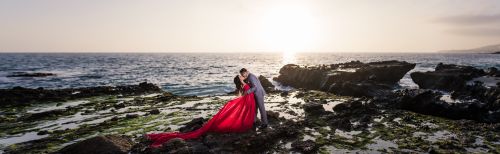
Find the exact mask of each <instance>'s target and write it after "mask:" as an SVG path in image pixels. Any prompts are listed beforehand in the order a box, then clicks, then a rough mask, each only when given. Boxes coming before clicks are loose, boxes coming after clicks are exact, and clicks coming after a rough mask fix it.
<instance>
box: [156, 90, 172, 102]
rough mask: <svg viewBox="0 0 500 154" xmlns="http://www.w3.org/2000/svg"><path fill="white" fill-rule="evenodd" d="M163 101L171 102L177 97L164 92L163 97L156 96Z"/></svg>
mask: <svg viewBox="0 0 500 154" xmlns="http://www.w3.org/2000/svg"><path fill="white" fill-rule="evenodd" d="M156 97H157V98H158V99H159V100H161V101H170V100H171V99H173V98H175V97H177V96H176V95H174V94H172V93H170V92H164V93H163V94H162V95H159V96H156Z"/></svg>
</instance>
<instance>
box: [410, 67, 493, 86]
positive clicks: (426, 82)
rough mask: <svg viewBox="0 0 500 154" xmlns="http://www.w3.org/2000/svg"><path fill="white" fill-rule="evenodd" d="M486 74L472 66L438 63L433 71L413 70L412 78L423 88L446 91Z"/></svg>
mask: <svg viewBox="0 0 500 154" xmlns="http://www.w3.org/2000/svg"><path fill="white" fill-rule="evenodd" d="M484 75H486V72H484V70H482V69H477V68H474V67H472V66H461V65H454V64H443V63H439V64H438V65H437V66H436V69H435V71H427V72H413V73H411V74H410V76H411V78H412V80H413V81H414V82H415V83H416V84H418V86H419V87H420V88H424V89H439V90H446V91H453V90H461V89H463V88H465V87H466V84H467V81H470V80H472V79H473V78H476V77H480V76H484Z"/></svg>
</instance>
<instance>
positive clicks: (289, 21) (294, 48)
mask: <svg viewBox="0 0 500 154" xmlns="http://www.w3.org/2000/svg"><path fill="white" fill-rule="evenodd" d="M315 21H316V20H315V18H314V16H313V15H312V13H311V12H310V10H309V9H308V8H307V7H305V6H300V5H296V6H283V5H280V6H275V7H271V8H269V10H268V11H267V12H266V13H265V15H264V16H263V17H262V20H261V23H260V32H259V39H261V40H262V41H264V42H265V44H266V45H267V47H268V48H270V49H271V50H273V51H279V52H292V53H295V52H304V51H306V50H310V49H311V47H312V46H313V43H314V42H315V40H316V31H317V25H316V22H315Z"/></svg>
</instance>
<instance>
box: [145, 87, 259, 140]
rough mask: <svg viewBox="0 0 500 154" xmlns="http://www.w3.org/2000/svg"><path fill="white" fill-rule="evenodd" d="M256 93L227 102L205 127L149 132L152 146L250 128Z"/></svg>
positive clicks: (148, 135) (238, 131)
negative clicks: (179, 139)
mask: <svg viewBox="0 0 500 154" xmlns="http://www.w3.org/2000/svg"><path fill="white" fill-rule="evenodd" d="M243 89H244V90H245V91H246V90H248V89H250V86H249V85H248V84H247V85H245V86H244V87H243ZM255 110H256V106H255V98H254V94H253V93H251V94H247V95H244V96H240V97H237V98H235V99H233V100H230V101H229V102H227V103H226V104H225V105H224V107H222V109H220V110H219V112H217V114H215V115H214V116H213V117H212V119H210V120H208V122H207V123H205V124H204V125H203V127H201V128H199V129H197V130H194V131H191V132H187V133H180V132H168V133H158V134H147V135H146V136H147V138H148V139H149V140H151V141H153V143H152V144H151V147H160V146H161V145H162V144H163V143H165V142H167V141H168V140H170V139H173V138H182V139H185V140H187V139H195V138H198V137H200V136H201V135H203V134H205V133H208V132H215V133H241V132H246V131H248V130H250V129H251V128H252V126H253V122H254V118H255V114H256V113H255Z"/></svg>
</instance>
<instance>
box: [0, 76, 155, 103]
mask: <svg viewBox="0 0 500 154" xmlns="http://www.w3.org/2000/svg"><path fill="white" fill-rule="evenodd" d="M161 91H162V90H161V89H160V88H159V87H157V86H156V85H154V84H152V83H146V82H143V83H140V84H139V85H129V86H116V87H111V86H103V87H87V88H70V89H54V90H52V89H43V88H37V89H30V88H23V87H14V88H12V89H0V102H1V103H0V106H6V105H14V106H15V105H26V104H32V103H37V102H47V101H64V100H68V99H76V98H85V97H92V96H102V95H118V94H121V95H138V94H145V93H153V92H161Z"/></svg>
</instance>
